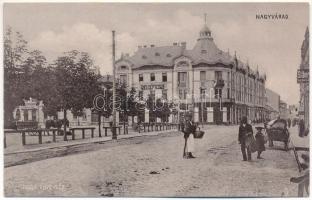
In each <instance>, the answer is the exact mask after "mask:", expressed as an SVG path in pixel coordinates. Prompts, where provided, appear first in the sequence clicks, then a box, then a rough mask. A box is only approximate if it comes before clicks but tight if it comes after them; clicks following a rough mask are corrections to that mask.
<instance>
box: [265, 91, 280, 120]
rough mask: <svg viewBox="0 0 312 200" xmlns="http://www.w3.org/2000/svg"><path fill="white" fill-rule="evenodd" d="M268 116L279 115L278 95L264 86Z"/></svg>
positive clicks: (275, 116) (272, 117)
mask: <svg viewBox="0 0 312 200" xmlns="http://www.w3.org/2000/svg"><path fill="white" fill-rule="evenodd" d="M266 98H267V102H266V105H267V110H268V118H269V119H275V118H277V117H278V116H279V115H280V95H279V94H277V93H276V92H274V91H273V90H270V89H268V88H266Z"/></svg>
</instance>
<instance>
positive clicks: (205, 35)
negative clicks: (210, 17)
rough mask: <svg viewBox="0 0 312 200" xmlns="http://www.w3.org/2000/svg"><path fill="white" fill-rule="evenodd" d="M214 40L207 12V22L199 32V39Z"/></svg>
mask: <svg viewBox="0 0 312 200" xmlns="http://www.w3.org/2000/svg"><path fill="white" fill-rule="evenodd" d="M207 39H208V40H213V38H212V37H211V31H210V29H209V28H208V26H207V14H205V24H204V27H203V28H202V29H201V30H200V32H199V38H198V39H197V40H207Z"/></svg>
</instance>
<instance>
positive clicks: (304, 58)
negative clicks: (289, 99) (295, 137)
mask: <svg viewBox="0 0 312 200" xmlns="http://www.w3.org/2000/svg"><path fill="white" fill-rule="evenodd" d="M297 82H298V83H299V84H300V101H299V113H298V114H299V117H300V119H303V120H304V124H305V127H306V128H309V28H308V27H307V29H306V32H305V35H304V40H303V42H302V45H301V64H300V66H299V69H298V72H297Z"/></svg>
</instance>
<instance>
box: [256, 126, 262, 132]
mask: <svg viewBox="0 0 312 200" xmlns="http://www.w3.org/2000/svg"><path fill="white" fill-rule="evenodd" d="M256 129H257V130H258V131H261V130H262V129H264V128H263V127H261V126H257V127H256Z"/></svg>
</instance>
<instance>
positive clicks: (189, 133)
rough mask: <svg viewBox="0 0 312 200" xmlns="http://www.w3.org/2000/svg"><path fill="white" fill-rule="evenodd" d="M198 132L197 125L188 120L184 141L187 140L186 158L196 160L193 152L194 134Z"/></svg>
mask: <svg viewBox="0 0 312 200" xmlns="http://www.w3.org/2000/svg"><path fill="white" fill-rule="evenodd" d="M195 130H196V125H195V124H194V122H193V121H192V120H190V119H187V120H186V126H185V131H184V139H185V146H184V153H183V155H184V158H195V156H194V155H193V152H194V151H195V146H194V132H195Z"/></svg>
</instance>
